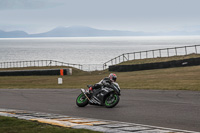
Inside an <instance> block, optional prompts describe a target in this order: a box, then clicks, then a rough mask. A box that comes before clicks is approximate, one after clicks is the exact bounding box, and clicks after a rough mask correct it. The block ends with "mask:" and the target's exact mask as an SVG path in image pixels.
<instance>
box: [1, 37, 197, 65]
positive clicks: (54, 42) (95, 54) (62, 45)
mask: <svg viewBox="0 0 200 133" xmlns="http://www.w3.org/2000/svg"><path fill="white" fill-rule="evenodd" d="M190 45H200V36H148V37H141V36H140V37H66V38H1V39H0V62H12V61H30V60H57V61H62V62H66V63H75V64H99V65H102V64H103V63H104V62H106V61H108V60H110V59H112V58H114V57H116V56H119V55H121V54H123V53H131V52H138V51H146V50H153V49H162V48H171V47H180V46H190Z"/></svg>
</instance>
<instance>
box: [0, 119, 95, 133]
mask: <svg viewBox="0 0 200 133" xmlns="http://www.w3.org/2000/svg"><path fill="white" fill-rule="evenodd" d="M80 132H81V133H97V132H95V131H90V130H85V129H72V128H65V127H58V126H53V125H48V124H44V123H39V122H36V121H27V120H20V119H17V118H10V117H4V116H0V133H80Z"/></svg>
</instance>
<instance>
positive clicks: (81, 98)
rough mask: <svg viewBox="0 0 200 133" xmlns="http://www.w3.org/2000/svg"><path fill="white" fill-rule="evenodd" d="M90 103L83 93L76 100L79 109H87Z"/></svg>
mask: <svg viewBox="0 0 200 133" xmlns="http://www.w3.org/2000/svg"><path fill="white" fill-rule="evenodd" d="M88 103H89V101H88V99H87V98H86V96H85V95H84V94H83V93H81V94H80V95H79V96H78V97H77V99H76V105H77V106H79V107H85V106H86V105H88Z"/></svg>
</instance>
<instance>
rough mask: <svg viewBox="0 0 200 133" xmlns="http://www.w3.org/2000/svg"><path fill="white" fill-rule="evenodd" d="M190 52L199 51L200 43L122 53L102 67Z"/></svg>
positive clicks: (196, 52)
mask: <svg viewBox="0 0 200 133" xmlns="http://www.w3.org/2000/svg"><path fill="white" fill-rule="evenodd" d="M191 53H195V54H198V53H200V45H192V46H183V47H174V48H164V49H156V50H148V51H140V52H133V53H124V54H122V55H119V56H117V57H115V58H113V59H111V60H109V61H107V62H105V63H104V64H103V69H107V68H108V67H109V66H110V65H116V64H119V63H121V62H124V61H129V60H136V59H145V58H157V57H170V56H179V55H188V54H191Z"/></svg>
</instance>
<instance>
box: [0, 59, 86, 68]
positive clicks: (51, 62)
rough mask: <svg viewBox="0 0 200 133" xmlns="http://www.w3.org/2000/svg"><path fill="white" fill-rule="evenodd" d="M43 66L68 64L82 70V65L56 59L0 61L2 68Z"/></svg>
mask: <svg viewBox="0 0 200 133" xmlns="http://www.w3.org/2000/svg"><path fill="white" fill-rule="evenodd" d="M41 66H68V67H75V68H77V69H80V70H82V67H83V66H82V65H80V64H71V63H65V62H60V61H54V60H33V61H16V62H0V68H16V67H41Z"/></svg>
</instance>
